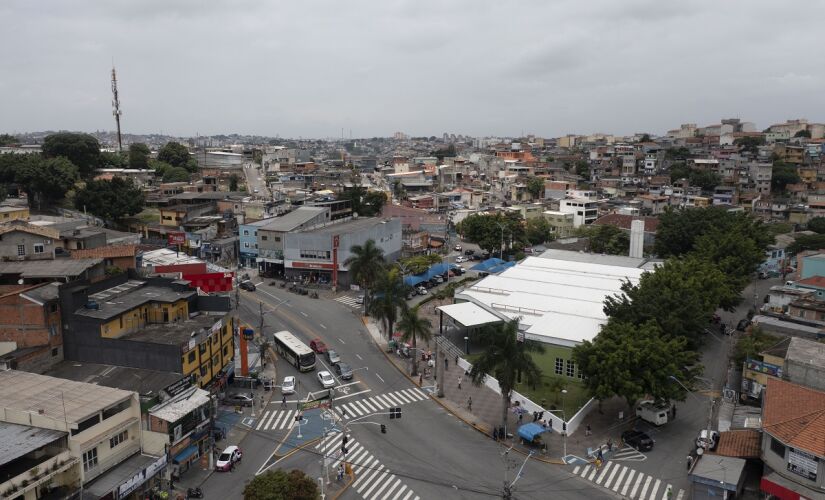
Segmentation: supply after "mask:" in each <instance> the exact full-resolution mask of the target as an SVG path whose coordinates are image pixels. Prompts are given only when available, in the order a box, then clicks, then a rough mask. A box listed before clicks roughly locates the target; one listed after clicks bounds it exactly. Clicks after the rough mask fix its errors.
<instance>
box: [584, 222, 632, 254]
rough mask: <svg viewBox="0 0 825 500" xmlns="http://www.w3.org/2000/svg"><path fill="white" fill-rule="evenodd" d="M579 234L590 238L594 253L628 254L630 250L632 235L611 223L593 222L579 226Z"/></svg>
mask: <svg viewBox="0 0 825 500" xmlns="http://www.w3.org/2000/svg"><path fill="white" fill-rule="evenodd" d="M578 232H579V234H581V235H582V236H583V237H586V238H589V239H590V251H591V252H592V253H604V254H608V255H627V254H628V253H629V252H630V235H629V234H628V233H627V232H625V231H623V230H622V229H620V228H618V227H616V226H611V225H609V224H591V225H589V226H582V227H580V228H579V231H578Z"/></svg>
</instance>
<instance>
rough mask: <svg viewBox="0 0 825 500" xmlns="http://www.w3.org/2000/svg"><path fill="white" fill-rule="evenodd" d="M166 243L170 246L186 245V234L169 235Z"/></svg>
mask: <svg viewBox="0 0 825 500" xmlns="http://www.w3.org/2000/svg"><path fill="white" fill-rule="evenodd" d="M167 241H168V242H169V244H170V245H183V244H184V243H186V233H169V234H168V235H167Z"/></svg>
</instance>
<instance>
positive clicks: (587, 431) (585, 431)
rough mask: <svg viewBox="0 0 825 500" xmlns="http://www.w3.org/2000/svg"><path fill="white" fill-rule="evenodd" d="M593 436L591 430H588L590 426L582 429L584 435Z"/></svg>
mask: <svg viewBox="0 0 825 500" xmlns="http://www.w3.org/2000/svg"><path fill="white" fill-rule="evenodd" d="M591 434H593V430H592V429H591V428H590V424H587V427H586V428H585V429H584V435H585V436H589V435H591Z"/></svg>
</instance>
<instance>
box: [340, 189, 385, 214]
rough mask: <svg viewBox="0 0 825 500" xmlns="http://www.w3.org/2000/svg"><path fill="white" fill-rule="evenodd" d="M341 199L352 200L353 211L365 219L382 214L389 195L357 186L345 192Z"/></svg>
mask: <svg viewBox="0 0 825 500" xmlns="http://www.w3.org/2000/svg"><path fill="white" fill-rule="evenodd" d="M338 198H339V199H342V200H350V203H351V204H352V211H353V212H355V213H357V214H358V215H362V216H364V217H373V216H376V215H378V214H380V213H381V209H382V208H383V207H384V204H385V203H386V202H387V195H386V194H384V192H383V191H367V189H366V188H365V187H362V186H360V185H357V184H356V185H355V186H353V187H351V188H349V189H346V190H344V191H343V192H342V193H341V194H340V195H338Z"/></svg>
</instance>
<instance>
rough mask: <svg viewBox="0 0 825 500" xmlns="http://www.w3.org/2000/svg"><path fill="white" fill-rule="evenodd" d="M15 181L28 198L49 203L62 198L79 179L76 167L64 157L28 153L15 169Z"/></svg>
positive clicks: (31, 201) (32, 201)
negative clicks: (44, 156)
mask: <svg viewBox="0 0 825 500" xmlns="http://www.w3.org/2000/svg"><path fill="white" fill-rule="evenodd" d="M14 179H15V182H17V183H18V184H20V186H21V188H22V189H23V190H24V191H25V192H26V195H27V196H28V198H29V205H34V202H35V200H37V201H39V202H40V203H42V204H44V205H50V204H52V203H54V202H55V201H58V200H60V199H62V198H63V197H64V196H66V193H67V192H68V191H69V190H70V189H72V187H74V185H75V183H76V182H77V181H78V180H79V175H78V170H77V167H76V166H75V165H74V164H73V163H72V162H71V161H69V160H68V159H66V158H64V157H58V158H43V157H41V156H40V155H28V158H26V159H25V161H23V162H22V163H20V164H18V166H17V169H16V171H15V177H14Z"/></svg>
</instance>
